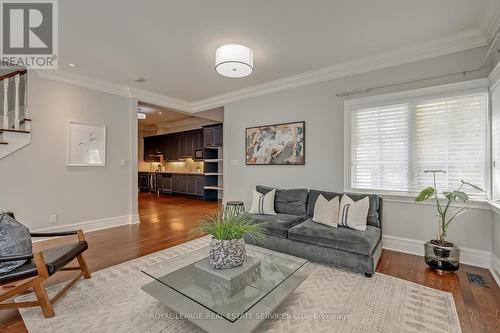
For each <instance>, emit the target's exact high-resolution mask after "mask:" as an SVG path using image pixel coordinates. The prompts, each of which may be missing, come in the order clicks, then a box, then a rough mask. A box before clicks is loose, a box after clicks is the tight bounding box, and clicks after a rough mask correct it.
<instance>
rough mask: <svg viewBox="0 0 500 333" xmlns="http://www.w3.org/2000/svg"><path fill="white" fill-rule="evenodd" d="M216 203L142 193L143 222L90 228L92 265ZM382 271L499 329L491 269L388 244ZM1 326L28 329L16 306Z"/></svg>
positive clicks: (188, 235)
mask: <svg viewBox="0 0 500 333" xmlns="http://www.w3.org/2000/svg"><path fill="white" fill-rule="evenodd" d="M217 208H218V204H217V203H214V202H206V201H201V200H198V199H193V198H191V197H181V196H161V197H159V198H158V197H157V196H156V195H154V194H144V193H141V194H140V196H139V214H140V217H141V223H140V224H137V225H131V226H122V227H116V228H110V229H104V230H99V231H94V232H89V233H86V238H87V240H88V242H89V250H88V251H87V252H86V259H87V263H88V265H89V267H90V270H91V271H92V272H95V271H98V270H100V269H103V268H106V267H110V266H113V265H117V264H119V263H122V262H125V261H128V260H131V259H134V258H137V257H140V256H143V255H146V254H149V253H153V252H156V251H159V250H162V249H165V248H168V247H171V246H175V245H177V244H181V243H184V242H187V241H189V240H192V239H195V238H197V237H199V236H200V235H201V234H200V233H197V232H193V229H194V228H195V227H196V226H197V225H198V222H199V220H200V219H201V218H202V217H204V216H206V215H208V214H210V213H211V212H213V211H215V210H216V209H217ZM67 241H68V239H56V240H50V241H45V242H39V243H36V244H35V248H36V249H40V248H45V247H50V246H54V245H55V244H61V243H63V242H67ZM377 271H378V272H380V273H384V274H387V275H391V276H394V277H398V278H401V279H404V280H407V281H411V282H415V283H419V284H422V285H426V286H428V287H432V288H436V289H440V290H444V291H447V292H450V293H451V294H452V295H453V297H454V299H455V304H456V308H457V312H458V316H459V318H460V324H461V326H462V331H463V332H464V333H467V332H498V327H500V288H499V287H498V286H497V285H496V283H495V281H494V279H493V277H492V276H491V274H490V272H489V271H488V270H487V269H483V268H477V267H472V266H467V265H462V267H461V269H460V271H459V272H458V273H456V274H450V275H444V276H441V275H438V274H437V273H435V272H434V271H432V270H430V269H428V268H427V266H426V264H425V262H424V261H423V258H422V257H419V256H414V255H409V254H404V253H399V252H394V251H387V250H384V251H383V253H382V258H381V260H380V262H379V265H378V267H377ZM467 272H471V273H476V274H480V275H483V276H484V277H485V279H486V282H487V285H488V288H483V287H478V286H473V285H471V284H470V283H469V282H468V278H467V275H466V273H467ZM67 277H68V276H67V275H66V276H65V275H63V274H61V275H59V276H58V277H53V278H51V279H50V280H49V283H50V284H53V283H57V282H60V281H61V280H63V279H65V278H67ZM75 301H77V300H75ZM3 312H6V311H3ZM56 316H57V309H56ZM0 331H1V332H6V333H7V332H8V333H14V332H16V333H18V332H27V330H26V327H25V326H24V324H23V322H22V320H21V317H20V315H19V314H18V312H17V311H15V312H12V315H11V316H10V317H9V318H7V319H5V320H3V322H2V323H0Z"/></svg>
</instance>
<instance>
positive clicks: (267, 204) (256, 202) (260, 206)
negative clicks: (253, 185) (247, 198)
mask: <svg viewBox="0 0 500 333" xmlns="http://www.w3.org/2000/svg"><path fill="white" fill-rule="evenodd" d="M275 196H276V189H274V190H272V191H269V192H267V193H266V194H262V193H259V192H257V190H255V189H253V197H252V206H251V208H250V210H249V211H248V212H249V213H251V214H259V215H276V212H275V211H274V197H275Z"/></svg>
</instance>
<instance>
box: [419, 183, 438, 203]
mask: <svg viewBox="0 0 500 333" xmlns="http://www.w3.org/2000/svg"><path fill="white" fill-rule="evenodd" d="M434 193H436V190H434V187H430V186H429V187H427V188H426V189H423V190H422V192H420V194H419V195H418V196H417V197H416V198H415V201H416V202H420V201H425V200H427V199H429V198H430V197H432V196H433V195H434Z"/></svg>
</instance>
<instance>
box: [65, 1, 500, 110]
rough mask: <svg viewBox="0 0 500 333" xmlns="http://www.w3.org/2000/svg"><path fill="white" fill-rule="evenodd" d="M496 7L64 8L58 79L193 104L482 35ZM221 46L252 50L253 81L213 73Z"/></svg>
mask: <svg viewBox="0 0 500 333" xmlns="http://www.w3.org/2000/svg"><path fill="white" fill-rule="evenodd" d="M499 1H500V0H473V1H471V0H440V1H436V0H419V1H415V0H373V1H366V0H310V1H303V0H273V1H250V0H212V1H201V0H198V1H196V0H165V1H148V2H147V4H146V3H145V2H143V1H136V0H107V1H102V0H85V1H80V0H65V1H60V2H59V13H60V14H59V17H60V20H59V41H60V42H59V67H60V70H59V71H63V72H70V73H74V74H77V75H83V76H86V77H91V78H94V79H100V80H103V81H107V82H110V83H114V84H119V85H124V86H130V87H137V88H140V89H143V90H145V91H148V92H151V93H156V94H160V95H165V96H169V97H172V98H175V99H180V100H182V101H185V102H187V103H194V102H198V101H200V100H204V99H207V98H210V97H214V96H218V95H221V94H227V93H231V92H234V91H238V90H240V89H244V88H246V89H248V88H250V87H253V86H256V85H261V84H264V83H267V82H271V81H274V80H277V79H281V78H285V77H288V76H291V75H297V74H300V73H303V72H308V71H312V70H318V69H321V68H323V67H325V66H332V65H337V64H341V63H344V62H347V61H353V60H356V59H360V58H366V57H368V56H373V55H376V54H380V53H387V52H388V51H391V50H395V49H400V48H404V47H408V46H412V45H415V44H418V43H423V42H428V41H431V40H436V39H439V38H444V37H446V36H449V35H452V34H456V33H460V32H463V31H467V30H469V29H481V30H480V31H481V34H483V35H487V34H488V33H489V32H488V31H487V30H488V29H489V28H490V27H489V25H491V24H490V23H488V24H486V23H485V22H490V21H491V20H492V19H491V17H492V16H493V14H494V15H495V16H494V18H496V17H497V14H498V13H496V12H495V11H496V10H497V9H498V8H499V7H497V6H498V2H499ZM492 8H493V9H494V10H493V9H492ZM489 38H491V36H490V37H489ZM226 43H239V44H244V45H247V46H249V47H251V48H252V49H253V51H254V64H255V69H254V73H253V74H252V75H250V76H249V77H247V78H242V79H231V78H225V77H222V76H220V75H218V74H217V73H216V72H215V70H214V52H215V49H216V48H217V47H218V46H220V45H222V44H226ZM69 63H77V64H78V67H77V68H74V69H73V68H70V67H69V66H68V64H69ZM134 76H141V77H144V78H145V79H146V82H144V83H136V82H133V81H132V80H131V78H132V77H134Z"/></svg>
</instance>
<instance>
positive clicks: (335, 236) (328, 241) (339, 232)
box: [288, 219, 381, 255]
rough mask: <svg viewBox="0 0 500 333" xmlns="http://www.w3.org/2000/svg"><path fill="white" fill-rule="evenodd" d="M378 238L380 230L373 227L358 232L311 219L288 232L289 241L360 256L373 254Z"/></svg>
mask: <svg viewBox="0 0 500 333" xmlns="http://www.w3.org/2000/svg"><path fill="white" fill-rule="evenodd" d="M380 236H381V234H380V229H379V228H377V227H374V226H367V227H366V230H365V231H358V230H353V229H349V228H344V227H340V226H339V227H338V228H332V227H329V226H326V225H324V224H320V223H316V222H314V221H313V220H312V219H308V220H306V221H305V222H303V223H300V224H298V225H296V226H294V227H292V228H290V230H288V238H289V239H292V240H296V241H300V242H304V243H308V244H314V245H319V246H325V247H330V248H332V249H337V250H342V251H346V252H351V253H357V254H362V255H370V254H371V253H372V252H373V250H374V249H375V247H376V246H377V244H378V242H379V241H380ZM297 246H300V245H298V244H297Z"/></svg>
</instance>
